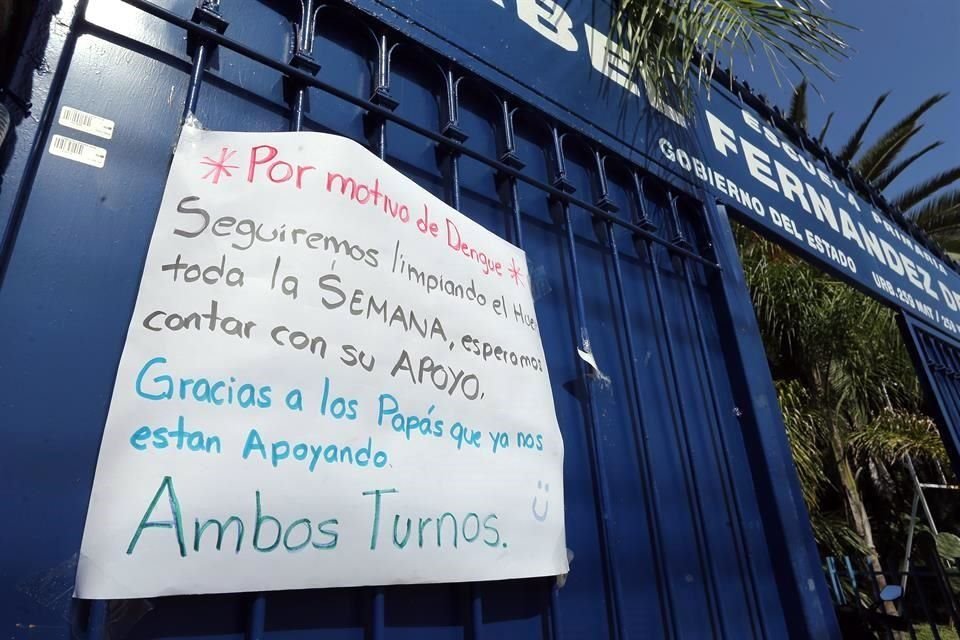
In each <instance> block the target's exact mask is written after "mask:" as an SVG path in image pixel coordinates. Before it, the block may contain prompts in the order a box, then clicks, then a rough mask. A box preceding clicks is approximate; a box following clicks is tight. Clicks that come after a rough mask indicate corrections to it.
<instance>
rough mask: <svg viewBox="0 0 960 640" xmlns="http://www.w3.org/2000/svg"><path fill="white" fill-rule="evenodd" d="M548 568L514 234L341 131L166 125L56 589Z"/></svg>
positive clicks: (542, 406) (550, 457)
mask: <svg viewBox="0 0 960 640" xmlns="http://www.w3.org/2000/svg"><path fill="white" fill-rule="evenodd" d="M135 267H136V265H131V268H135ZM567 571H568V562H567V551H566V540H565V533H564V509H563V442H562V440H561V437H560V430H559V427H558V424H557V417H556V414H555V411H554V403H553V395H552V391H551V387H550V379H549V374H548V370H547V365H546V358H545V356H544V352H543V346H542V344H541V339H540V327H539V323H538V320H537V316H536V313H535V311H534V306H533V299H532V296H531V280H530V277H529V274H528V273H527V260H526V256H525V254H524V252H523V251H522V250H520V249H518V248H517V247H515V246H513V245H511V244H509V243H508V242H506V241H504V240H502V239H501V238H499V237H497V236H496V235H494V234H492V233H490V232H489V231H487V230H486V229H484V228H483V227H481V226H480V225H478V224H476V223H475V222H473V221H472V220H470V219H469V218H468V217H466V216H464V215H462V214H461V213H459V212H457V211H455V210H453V209H452V208H450V207H449V206H447V205H446V204H445V203H443V202H442V201H440V200H438V199H437V198H436V197H435V196H433V195H432V194H430V193H429V192H427V191H426V190H424V189H422V188H421V187H419V186H418V185H416V184H415V183H414V182H413V181H411V180H410V179H408V178H406V177H405V176H404V175H403V174H401V173H400V172H398V171H397V170H395V169H393V168H392V167H391V166H389V165H388V164H386V163H384V162H383V161H381V160H380V159H378V158H377V157H376V156H374V155H373V154H371V153H370V152H369V151H368V150H366V149H364V148H363V147H361V146H360V145H359V144H357V143H356V142H353V141H351V140H349V139H346V138H341V137H338V136H332V135H327V134H320V133H262V134H261V133H225V132H210V131H201V130H198V129H193V128H190V127H185V128H184V132H183V134H182V137H181V139H180V142H179V143H178V146H177V150H176V154H175V157H174V160H173V164H172V166H171V169H170V174H169V177H168V180H167V185H166V189H165V192H164V196H163V201H162V203H161V205H160V211H159V214H158V216H157V221H156V226H155V228H154V232H153V237H152V240H151V243H150V247H149V250H148V253H147V258H146V263H145V266H144V270H143V277H142V280H141V283H140V291H139V294H138V297H137V301H136V305H135V308H134V310H133V315H132V318H131V322H130V326H129V330H128V333H127V338H126V344H125V346H124V350H123V354H122V356H121V360H120V365H119V369H118V372H117V376H116V383H115V387H114V390H113V397H112V401H111V404H110V409H109V413H108V417H107V421H106V426H105V428H104V434H103V440H102V444H101V447H100V457H99V460H98V464H97V470H96V475H95V479H94V486H93V491H92V494H91V498H90V505H89V510H88V514H87V520H86V526H85V530H84V536H83V543H82V547H81V553H80V561H79V565H78V573H77V583H76V584H77V591H76V593H77V595H78V596H79V597H82V598H97V599H114V598H134V597H152V596H161V595H173V594H191V593H215V592H236V591H265V590H272V589H302V588H312V587H339V586H357V585H387V584H403V583H427V582H461V581H479V580H500V579H509V578H524V577H534V576H554V575H561V574H564V573H566V572H567Z"/></svg>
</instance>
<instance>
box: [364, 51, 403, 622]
mask: <svg viewBox="0 0 960 640" xmlns="http://www.w3.org/2000/svg"><path fill="white" fill-rule="evenodd" d="M376 65H377V86H376V87H375V88H374V98H376V97H377V96H378V95H379V96H381V97H384V96H385V97H387V98H390V102H389V103H390V104H392V105H394V106H396V104H397V103H396V102H395V101H393V100H392V97H390V95H389V87H390V46H388V43H387V36H386V35H385V34H384V35H381V36H380V38H379V39H378V40H377V62H376ZM367 115H368V116H369V114H367ZM367 122H368V123H369V124H371V125H372V127H373V136H372V138H373V140H372V146H373V152H374V153H375V154H376V155H377V157H378V158H380V159H381V160H384V161H386V159H387V123H386V121H385V120H384V119H383V118H378V119H377V120H376V121H370V120H368V121H367ZM370 598H371V615H370V631H371V633H370V635H371V638H372V640H383V639H384V638H385V637H386V589H384V588H383V587H381V586H377V587H373V588H372V589H371V590H370Z"/></svg>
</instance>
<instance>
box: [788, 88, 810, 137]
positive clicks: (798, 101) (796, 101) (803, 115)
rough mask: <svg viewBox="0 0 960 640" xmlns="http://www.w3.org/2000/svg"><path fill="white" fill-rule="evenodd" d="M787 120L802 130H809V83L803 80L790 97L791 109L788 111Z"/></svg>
mask: <svg viewBox="0 0 960 640" xmlns="http://www.w3.org/2000/svg"><path fill="white" fill-rule="evenodd" d="M787 120H789V121H790V122H792V123H793V124H795V125H797V126H798V127H800V128H801V129H806V128H807V81H806V80H803V81H801V82H800V84H798V85H797V86H796V88H795V89H794V90H793V95H792V96H791V97H790V109H789V111H787Z"/></svg>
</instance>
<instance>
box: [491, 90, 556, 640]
mask: <svg viewBox="0 0 960 640" xmlns="http://www.w3.org/2000/svg"><path fill="white" fill-rule="evenodd" d="M500 108H501V114H502V116H503V136H504V140H503V144H504V152H503V153H502V154H501V156H500V159H501V160H502V161H504V162H506V163H507V164H509V165H510V166H513V167H516V168H520V167H523V162H522V161H521V160H520V157H519V156H518V155H517V153H516V150H517V140H516V134H515V131H514V128H513V113H514V111H513V110H512V109H511V107H510V103H509V102H508V101H507V100H506V99H501V101H500ZM497 179H498V180H499V181H500V184H501V186H505V187H506V193H505V195H506V201H507V209H508V212H509V214H510V221H511V223H512V224H511V227H512V228H511V232H510V238H511V240H512V241H513V243H514V244H515V245H517V246H518V247H519V248H521V249H523V248H524V244H523V221H522V213H521V211H520V191H519V186H518V183H517V179H516V178H515V177H514V176H511V175H501V176H498V178H497ZM530 282H531V291H532V289H533V279H532V278H531V280H530ZM534 304H536V300H534ZM545 585H546V588H547V589H548V593H547V603H546V604H547V627H546V629H547V632H548V638H549V640H562V638H563V625H562V624H561V623H560V603H559V591H560V588H559V585H558V584H557V580H556V579H555V578H546V579H545Z"/></svg>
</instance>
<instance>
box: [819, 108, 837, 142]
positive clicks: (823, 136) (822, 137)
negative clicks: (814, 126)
mask: <svg viewBox="0 0 960 640" xmlns="http://www.w3.org/2000/svg"><path fill="white" fill-rule="evenodd" d="M832 121H833V111H831V112H830V113H829V115H827V121H826V122H824V123H823V129H820V135H818V136H817V144H819V145H820V146H823V141H824V140H825V139H826V138H827V129H829V128H830V122H832Z"/></svg>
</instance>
